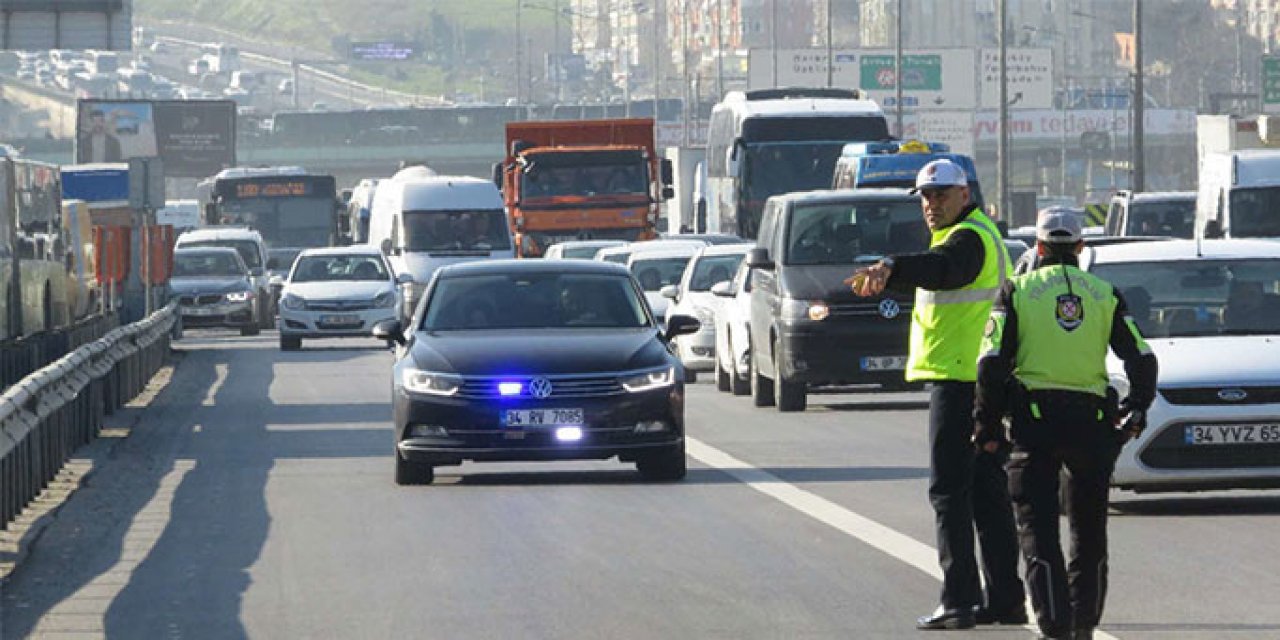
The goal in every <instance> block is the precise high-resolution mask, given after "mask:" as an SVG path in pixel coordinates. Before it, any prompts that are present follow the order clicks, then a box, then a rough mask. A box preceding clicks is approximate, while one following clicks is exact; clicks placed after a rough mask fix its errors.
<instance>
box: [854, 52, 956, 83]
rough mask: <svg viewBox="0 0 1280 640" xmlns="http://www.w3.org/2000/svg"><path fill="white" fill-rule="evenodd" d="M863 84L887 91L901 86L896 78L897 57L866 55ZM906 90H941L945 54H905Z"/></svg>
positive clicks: (904, 76) (864, 58) (903, 63)
mask: <svg viewBox="0 0 1280 640" xmlns="http://www.w3.org/2000/svg"><path fill="white" fill-rule="evenodd" d="M861 69H862V74H861V80H862V82H861V83H860V85H859V86H861V88H863V89H870V90H876V89H879V90H886V89H894V88H896V86H897V83H896V81H895V78H894V77H893V56H862V67H861ZM902 89H903V90H904V91H941V90H942V56H939V55H917V56H902Z"/></svg>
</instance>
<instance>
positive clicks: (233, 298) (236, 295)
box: [223, 291, 253, 302]
mask: <svg viewBox="0 0 1280 640" xmlns="http://www.w3.org/2000/svg"><path fill="white" fill-rule="evenodd" d="M223 297H224V298H226V299H227V302H245V301H248V300H252V299H253V292H252V291H232V292H231V293H228V294H224V295H223Z"/></svg>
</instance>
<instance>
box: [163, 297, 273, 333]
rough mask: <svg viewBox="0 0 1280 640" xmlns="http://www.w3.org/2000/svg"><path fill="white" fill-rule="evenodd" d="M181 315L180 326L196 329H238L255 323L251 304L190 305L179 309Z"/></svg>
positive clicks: (250, 302) (247, 301)
mask: <svg viewBox="0 0 1280 640" xmlns="http://www.w3.org/2000/svg"><path fill="white" fill-rule="evenodd" d="M179 310H180V311H181V313H182V326H184V327H188V328H198V327H231V328H233V329H238V328H240V327H247V326H252V325H254V324H256V323H257V320H256V319H255V318H254V316H253V302H252V301H249V300H246V301H244V302H219V303H215V304H192V305H182V306H180V307H179Z"/></svg>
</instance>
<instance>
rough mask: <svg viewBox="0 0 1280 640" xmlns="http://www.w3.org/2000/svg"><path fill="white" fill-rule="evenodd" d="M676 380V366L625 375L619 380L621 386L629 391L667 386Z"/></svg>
mask: <svg viewBox="0 0 1280 640" xmlns="http://www.w3.org/2000/svg"><path fill="white" fill-rule="evenodd" d="M675 381H676V368H675V367H667V368H666V369H662V370H660V371H649V372H646V373H641V374H636V375H631V376H626V377H625V378H622V380H621V381H620V382H621V383H622V388H623V389H626V390H627V391H629V392H631V393H638V392H641V391H652V390H653V389H661V388H662V387H669V386H671V385H672V384H673V383H674V382H675Z"/></svg>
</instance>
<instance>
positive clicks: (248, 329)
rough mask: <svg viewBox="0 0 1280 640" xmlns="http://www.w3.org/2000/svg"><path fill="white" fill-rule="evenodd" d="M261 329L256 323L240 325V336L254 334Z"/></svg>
mask: <svg viewBox="0 0 1280 640" xmlns="http://www.w3.org/2000/svg"><path fill="white" fill-rule="evenodd" d="M261 331H262V330H261V329H259V328H258V325H256V324H254V325H248V326H244V327H240V335H242V336H256V335H258V333H260V332H261Z"/></svg>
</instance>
